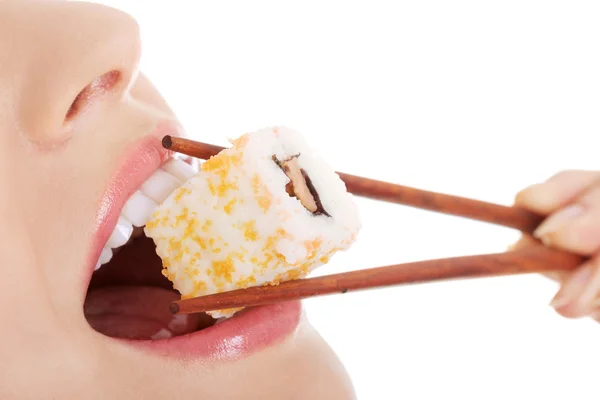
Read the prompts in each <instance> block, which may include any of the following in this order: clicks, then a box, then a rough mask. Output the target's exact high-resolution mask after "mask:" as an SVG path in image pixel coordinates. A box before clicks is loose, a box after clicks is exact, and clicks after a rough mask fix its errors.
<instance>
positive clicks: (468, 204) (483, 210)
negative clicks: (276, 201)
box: [162, 136, 543, 234]
mask: <svg viewBox="0 0 600 400" xmlns="http://www.w3.org/2000/svg"><path fill="white" fill-rule="evenodd" d="M162 145H163V147H164V148H166V149H168V150H171V151H174V152H177V153H181V154H185V155H188V156H191V157H195V158H200V159H203V160H207V159H209V158H210V157H211V156H213V155H216V154H217V153H219V152H220V151H221V150H224V149H225V148H224V147H220V146H215V145H212V144H206V143H201V142H196V141H193V140H190V139H183V138H177V137H172V136H165V137H164V138H163V140H162ZM337 174H338V175H339V176H340V178H341V179H342V181H344V183H345V184H346V188H347V190H348V192H350V193H352V194H354V195H356V196H360V197H365V198H369V199H372V200H378V201H385V202H388V203H395V204H401V205H405V206H410V207H415V208H419V209H423V210H428V211H433V212H438V213H442V214H448V215H453V216H457V217H464V218H468V219H472V220H477V221H481V222H487V223H491V224H494V225H499V226H504V227H507V228H512V229H517V230H519V231H521V232H523V233H529V234H531V233H533V231H534V230H535V228H536V227H537V226H538V225H539V224H540V223H541V222H542V220H543V217H541V216H539V215H536V214H534V213H531V212H529V211H527V210H523V209H520V208H517V207H508V206H503V205H498V204H492V203H487V202H484V201H479V200H473V199H469V198H465V197H459V196H453V195H448V194H442V193H436V192H430V191H427V190H422V189H417V188H412V187H408V186H402V185H397V184H394V183H389V182H382V181H377V180H374V179H369V178H363V177H359V176H355V175H350V174H346V173H343V172H338V173H337Z"/></svg>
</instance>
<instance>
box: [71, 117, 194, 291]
mask: <svg viewBox="0 0 600 400" xmlns="http://www.w3.org/2000/svg"><path fill="white" fill-rule="evenodd" d="M165 135H171V136H175V137H182V136H184V134H183V130H182V128H181V126H180V125H179V124H178V123H176V122H175V121H171V120H164V121H160V122H158V123H157V124H156V126H155V128H154V130H153V131H152V132H151V133H149V134H147V135H145V136H143V137H142V138H140V139H138V140H137V141H135V142H133V143H132V144H131V145H130V146H128V147H127V148H125V149H124V151H123V154H122V155H121V157H120V159H119V160H120V161H119V163H118V164H117V165H116V166H115V169H114V172H113V174H112V177H111V179H110V181H109V182H108V185H107V187H106V188H105V190H104V193H103V195H102V198H101V200H100V204H99V208H98V212H97V217H96V226H95V230H94V236H93V238H92V243H91V249H90V251H89V253H88V254H89V257H88V260H87V262H86V264H87V265H86V274H85V281H84V282H83V283H84V287H83V288H82V289H83V291H84V293H85V290H86V289H87V284H88V283H89V280H90V277H91V275H92V273H93V270H94V265H95V264H96V261H97V260H98V257H99V255H100V252H101V251H102V248H103V247H104V244H105V243H106V241H107V240H108V238H109V236H110V234H111V233H112V231H113V230H114V228H115V226H116V224H117V220H118V218H119V215H120V213H121V210H122V208H123V206H124V205H125V203H126V202H127V200H128V199H129V197H131V195H132V194H133V193H134V192H135V191H136V190H138V189H139V188H140V186H141V185H142V184H143V183H144V182H145V181H146V180H147V179H148V178H150V176H152V174H153V173H154V172H156V170H157V169H159V168H160V167H161V166H162V165H163V164H164V163H165V162H166V161H168V160H169V158H170V157H171V156H172V152H171V151H169V150H166V149H165V148H164V147H163V146H162V143H161V141H162V138H163V137H164V136H165Z"/></svg>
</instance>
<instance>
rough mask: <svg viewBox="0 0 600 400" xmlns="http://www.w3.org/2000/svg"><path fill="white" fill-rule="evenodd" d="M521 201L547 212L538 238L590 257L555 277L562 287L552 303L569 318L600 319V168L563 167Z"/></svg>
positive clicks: (522, 204)
mask: <svg viewBox="0 0 600 400" xmlns="http://www.w3.org/2000/svg"><path fill="white" fill-rule="evenodd" d="M515 204H516V205H517V206H520V207H523V208H526V209H529V210H531V211H534V212H536V213H538V214H541V215H546V216H547V218H546V219H545V221H544V222H543V223H542V224H541V225H540V226H539V228H538V229H537V230H536V232H535V233H534V237H535V239H539V240H541V241H542V243H544V244H545V245H547V246H550V247H555V248H557V249H561V250H565V251H569V252H572V253H576V254H579V255H582V256H584V257H585V258H586V261H585V262H584V263H583V264H582V265H581V266H580V267H579V268H577V269H576V270H575V271H573V272H564V273H562V272H561V273H556V274H551V275H549V277H550V278H552V279H554V280H555V281H557V282H559V283H560V286H561V287H560V290H559V291H558V293H557V294H556V296H555V297H554V299H553V300H552V302H551V303H550V304H551V306H552V307H554V308H555V309H556V311H557V312H558V313H559V314H560V315H562V316H564V317H566V318H582V317H592V318H594V319H596V320H600V171H584V170H568V171H562V172H560V173H558V174H556V175H554V176H553V177H551V178H550V179H548V180H547V181H545V182H542V183H538V184H534V185H531V186H530V187H528V188H525V189H524V190H522V191H521V192H520V193H519V194H518V195H517V197H516V201H515ZM532 240H534V238H530V237H523V238H522V239H521V240H520V241H519V243H517V245H516V247H521V246H527V245H528V243H530V242H531V241H532Z"/></svg>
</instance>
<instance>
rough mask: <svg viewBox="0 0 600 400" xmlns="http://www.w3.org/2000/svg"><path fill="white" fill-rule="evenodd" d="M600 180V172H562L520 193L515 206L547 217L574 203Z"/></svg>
mask: <svg viewBox="0 0 600 400" xmlns="http://www.w3.org/2000/svg"><path fill="white" fill-rule="evenodd" d="M599 180H600V171H585V170H568V171H562V172H559V173H558V174H556V175H554V176H553V177H551V178H550V179H548V180H547V181H546V182H544V183H538V184H535V185H532V186H529V187H528V188H526V189H523V190H522V191H520V192H519V193H518V194H517V196H516V198H515V205H516V206H519V207H523V208H527V209H529V210H531V211H534V212H537V213H539V214H543V215H547V214H550V213H553V212H555V211H556V210H558V209H559V208H562V207H564V206H566V205H567V204H569V203H571V202H572V201H574V200H575V199H576V198H577V197H578V196H579V195H580V194H581V193H583V192H584V191H585V190H586V189H588V188H589V187H590V186H592V185H594V184H595V183H597V182H598V181H599Z"/></svg>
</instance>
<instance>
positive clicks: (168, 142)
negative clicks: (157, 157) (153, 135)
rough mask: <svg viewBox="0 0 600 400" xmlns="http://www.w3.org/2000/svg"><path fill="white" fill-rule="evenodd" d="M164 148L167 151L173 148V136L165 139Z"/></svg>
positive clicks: (163, 141)
mask: <svg viewBox="0 0 600 400" xmlns="http://www.w3.org/2000/svg"><path fill="white" fill-rule="evenodd" d="M162 146H163V147H164V148H165V149H167V150H168V149H170V148H171V146H173V138H172V137H171V135H166V136H165V137H163V139H162Z"/></svg>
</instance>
